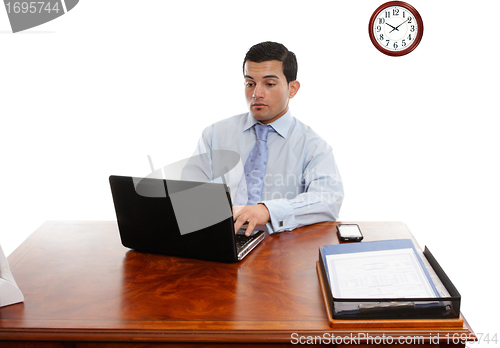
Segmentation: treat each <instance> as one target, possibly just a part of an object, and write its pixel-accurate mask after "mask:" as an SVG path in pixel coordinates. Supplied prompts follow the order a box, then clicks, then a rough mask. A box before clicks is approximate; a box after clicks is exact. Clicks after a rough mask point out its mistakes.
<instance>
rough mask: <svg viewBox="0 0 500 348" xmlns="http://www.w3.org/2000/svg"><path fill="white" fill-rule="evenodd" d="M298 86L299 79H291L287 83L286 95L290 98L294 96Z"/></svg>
mask: <svg viewBox="0 0 500 348" xmlns="http://www.w3.org/2000/svg"><path fill="white" fill-rule="evenodd" d="M299 88H300V82H299V81H297V80H295V81H291V82H290V83H289V84H288V90H289V93H288V97H289V98H290V99H292V98H293V97H295V94H297V92H298V91H299Z"/></svg>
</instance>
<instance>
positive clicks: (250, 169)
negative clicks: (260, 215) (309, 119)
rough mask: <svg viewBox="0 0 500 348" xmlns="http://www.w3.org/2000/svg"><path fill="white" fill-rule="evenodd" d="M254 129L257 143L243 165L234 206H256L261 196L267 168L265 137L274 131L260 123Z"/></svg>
mask: <svg viewBox="0 0 500 348" xmlns="http://www.w3.org/2000/svg"><path fill="white" fill-rule="evenodd" d="M254 129H255V134H256V135H257V143H256V144H255V146H254V148H253V149H252V151H251V152H250V155H249V156H248V159H247V162H246V163H245V168H244V170H245V180H241V181H242V183H241V184H240V187H239V189H238V195H237V197H236V200H235V205H253V204H257V203H258V202H259V201H260V197H261V195H262V188H263V186H264V176H265V175H266V166H267V135H268V134H269V132H272V131H274V129H273V128H272V127H271V126H268V125H265V124H262V123H256V124H255V125H254ZM244 182H246V187H245V185H244V184H243V183H244ZM245 193H246V195H245ZM247 199H248V201H247Z"/></svg>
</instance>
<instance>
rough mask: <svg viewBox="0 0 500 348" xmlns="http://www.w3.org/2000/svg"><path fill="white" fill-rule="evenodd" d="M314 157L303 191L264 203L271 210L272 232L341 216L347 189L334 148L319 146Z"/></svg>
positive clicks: (307, 165)
mask: <svg viewBox="0 0 500 348" xmlns="http://www.w3.org/2000/svg"><path fill="white" fill-rule="evenodd" d="M310 158H311V159H310V160H309V161H308V162H307V164H306V165H305V169H304V171H303V173H302V180H303V184H304V188H305V190H304V192H303V193H300V194H299V195H297V196H296V197H295V198H293V199H273V200H267V201H262V202H260V203H262V204H264V205H266V207H267V209H268V210H269V214H270V217H271V218H270V221H269V222H268V223H267V228H268V230H269V233H275V232H283V231H291V230H293V229H295V228H298V227H301V226H306V225H311V224H314V223H318V222H323V221H335V220H337V219H338V216H339V211H340V207H341V205H342V201H343V199H344V189H343V184H342V179H341V177H340V173H339V171H338V168H337V165H336V163H335V159H334V157H333V153H332V151H331V148H330V147H329V146H326V149H325V148H323V149H321V150H318V149H315V150H314V151H313V154H312V155H311V156H310Z"/></svg>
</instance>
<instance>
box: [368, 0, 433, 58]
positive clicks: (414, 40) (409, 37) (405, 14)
mask: <svg viewBox="0 0 500 348" xmlns="http://www.w3.org/2000/svg"><path fill="white" fill-rule="evenodd" d="M368 33H369V35H370V40H371V41H372V43H373V45H374V46H375V47H376V48H377V49H378V50H379V51H380V52H382V53H384V54H387V55H388V56H394V57H398V56H404V55H405V54H408V53H410V52H411V51H413V50H414V49H415V48H416V47H417V46H418V44H419V43H420V40H422V35H423V34H424V23H423V22H422V17H420V14H419V13H418V11H417V10H416V9H415V8H414V7H413V6H411V5H410V4H407V3H406V2H403V1H390V2H387V3H385V4H383V5H381V6H380V7H379V8H377V9H376V10H375V12H373V14H372V16H371V18H370V22H369V24H368Z"/></svg>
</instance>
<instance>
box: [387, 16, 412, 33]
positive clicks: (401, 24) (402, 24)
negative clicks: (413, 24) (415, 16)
mask: <svg viewBox="0 0 500 348" xmlns="http://www.w3.org/2000/svg"><path fill="white" fill-rule="evenodd" d="M408 19H410V18H408ZM408 19H407V20H405V21H404V22H403V23H401V24H400V25H398V26H397V27H396V28H394V29H392V30H391V31H390V32H389V33H392V32H393V31H394V30H397V31H399V29H398V28H399V27H400V26H402V25H403V24H405V23H406V22H408Z"/></svg>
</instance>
